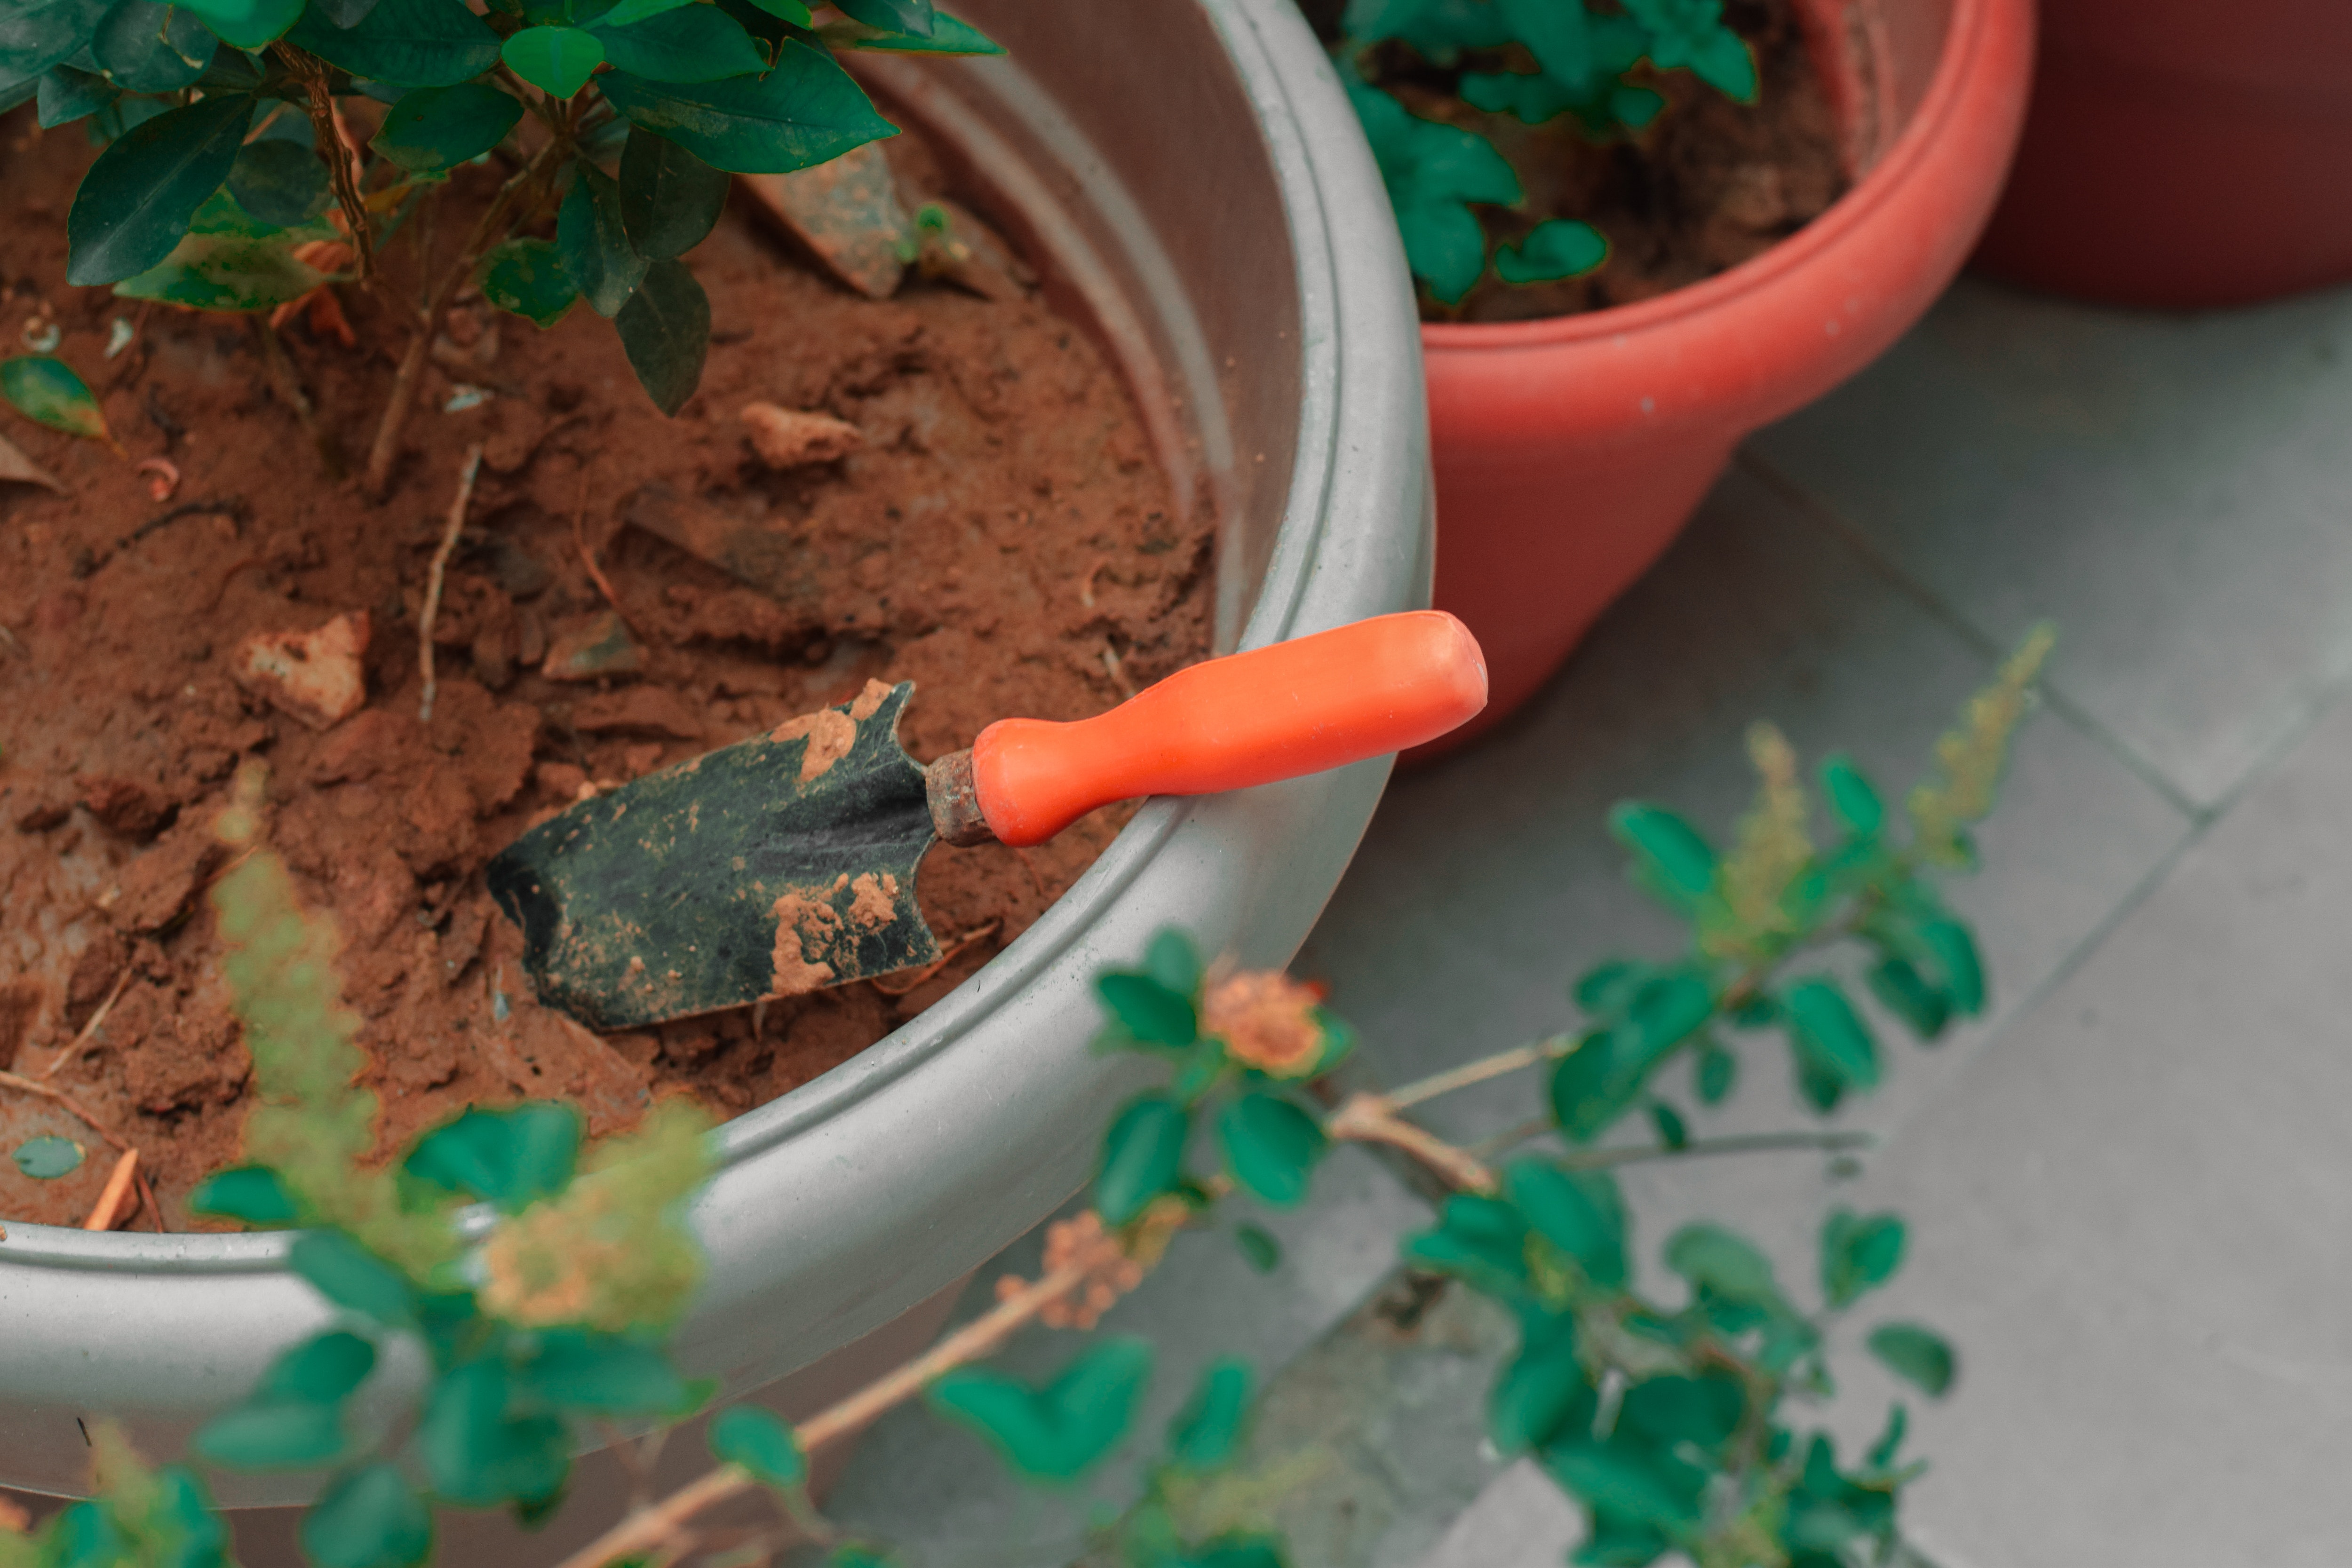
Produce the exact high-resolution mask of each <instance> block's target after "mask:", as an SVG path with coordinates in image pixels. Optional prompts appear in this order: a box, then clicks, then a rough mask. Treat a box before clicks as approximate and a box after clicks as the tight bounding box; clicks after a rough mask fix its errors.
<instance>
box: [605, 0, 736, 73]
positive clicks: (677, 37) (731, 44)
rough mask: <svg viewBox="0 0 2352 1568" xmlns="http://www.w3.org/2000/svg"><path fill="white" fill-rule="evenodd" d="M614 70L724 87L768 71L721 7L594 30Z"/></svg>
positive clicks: (689, 8) (688, 7) (684, 10)
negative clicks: (718, 83)
mask: <svg viewBox="0 0 2352 1568" xmlns="http://www.w3.org/2000/svg"><path fill="white" fill-rule="evenodd" d="M595 33H596V37H598V38H599V39H600V40H602V41H603V43H604V57H605V58H606V59H608V60H611V61H612V62H613V68H614V70H618V71H626V72H628V73H629V74H630V75H631V76H633V77H642V78H646V80H648V81H656V82H708V81H723V80H725V79H727V78H730V77H741V76H752V75H756V74H757V73H759V72H761V71H763V70H765V69H767V68H768V61H767V57H766V56H764V55H762V54H761V53H760V50H759V47H758V46H757V45H755V44H753V43H752V42H751V34H749V33H747V32H745V31H744V30H743V25H742V24H741V23H740V22H738V21H736V20H735V18H733V17H732V16H729V15H728V14H727V13H726V12H724V11H721V10H720V9H719V8H718V7H717V6H716V5H685V6H680V7H679V8H678V9H677V10H675V11H664V12H662V13H660V14H659V15H657V16H648V17H647V18H646V19H645V20H644V21H642V22H633V23H631V24H630V25H629V26H625V27H617V26H613V25H611V24H610V23H606V24H604V25H602V26H598V27H597V28H596V29H595Z"/></svg>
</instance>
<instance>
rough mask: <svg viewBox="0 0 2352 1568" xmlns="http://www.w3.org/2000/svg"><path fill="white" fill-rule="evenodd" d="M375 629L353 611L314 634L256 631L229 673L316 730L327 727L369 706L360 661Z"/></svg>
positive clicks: (360, 613) (365, 617)
mask: <svg viewBox="0 0 2352 1568" xmlns="http://www.w3.org/2000/svg"><path fill="white" fill-rule="evenodd" d="M372 632H373V623H372V622H370V620H369V619H368V612H366V611H364V610H353V611H351V612H347V613H344V614H341V615H338V616H336V617H335V618H334V619H333V620H331V621H330V622H327V623H326V624H325V625H323V626H321V627H320V628H319V629H318V630H317V631H315V632H255V633H254V634H253V635H252V636H250V637H247V639H246V640H245V641H244V642H242V643H238V644H237V646H236V653H234V654H233V655H232V656H231V662H230V672H229V673H230V674H233V675H234V676H235V677H236V681H237V684H238V685H242V686H244V687H246V688H247V690H250V691H254V692H257V693H259V694H260V695H262V696H264V697H266V698H268V700H269V701H270V702H271V703H272V704H273V705H275V706H278V707H279V708H282V709H283V710H285V711H286V712H287V713H289V714H291V715H293V716H295V717H296V718H298V719H299V720H301V721H302V722H303V723H304V724H306V725H309V726H310V727H311V728H312V729H329V728H331V727H334V726H335V725H337V724H339V723H341V721H342V720H344V719H347V718H349V717H350V716H352V715H353V714H355V713H357V712H359V710H360V709H361V708H362V706H365V705H366V703H367V672H366V670H365V668H364V667H363V666H362V664H361V663H360V657H361V655H362V654H363V653H366V652H367V645H368V638H369V636H370V635H371V633H372Z"/></svg>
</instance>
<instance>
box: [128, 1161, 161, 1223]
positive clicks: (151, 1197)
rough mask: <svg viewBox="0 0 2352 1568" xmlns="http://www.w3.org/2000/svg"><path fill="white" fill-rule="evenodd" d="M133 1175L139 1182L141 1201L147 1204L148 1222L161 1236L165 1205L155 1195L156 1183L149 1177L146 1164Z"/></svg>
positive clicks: (139, 1167)
mask: <svg viewBox="0 0 2352 1568" xmlns="http://www.w3.org/2000/svg"><path fill="white" fill-rule="evenodd" d="M132 1176H133V1177H134V1179H136V1180H137V1182H138V1183H139V1201H140V1202H142V1203H143V1204H145V1205H146V1206H147V1223H148V1224H149V1225H151V1226H152V1227H153V1228H154V1230H155V1234H156V1235H158V1236H161V1235H163V1203H162V1201H161V1200H160V1199H158V1198H157V1197H156V1196H155V1184H154V1183H152V1182H151V1181H149V1180H148V1179H147V1167H146V1166H137V1167H136V1168H135V1169H134V1170H133V1172H132Z"/></svg>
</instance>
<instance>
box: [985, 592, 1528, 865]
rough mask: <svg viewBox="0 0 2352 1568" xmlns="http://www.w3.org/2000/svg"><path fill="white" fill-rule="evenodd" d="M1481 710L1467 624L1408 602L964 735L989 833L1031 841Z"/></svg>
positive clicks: (1385, 748) (1304, 768)
mask: <svg viewBox="0 0 2352 1568" xmlns="http://www.w3.org/2000/svg"><path fill="white" fill-rule="evenodd" d="M1485 706H1486V656H1485V655H1484V654H1482V653H1479V652H1478V644H1477V642H1476V641H1475V639H1474V638H1472V637H1471V635H1470V629H1469V628H1468V627H1466V626H1465V625H1463V624H1462V622H1459V621H1456V620H1455V619H1454V617H1453V616H1451V615H1448V614H1445V613H1444V612H1442V611H1435V610H1418V611H1411V612H1406V613H1403V614H1400V615H1381V616H1376V617H1374V618H1373V619H1371V620H1370V621H1359V622H1356V623H1355V624H1354V625H1352V626H1341V627H1338V628H1336V629H1334V630H1332V631H1329V632H1317V633H1315V634H1314V635H1313V636H1311V637H1300V638H1298V639H1297V640H1295V641H1293V642H1288V643H1276V644H1274V645H1273V646H1272V647H1270V648H1255V649H1252V650H1251V651H1250V652H1248V653H1234V654H1233V655H1231V656H1230V657H1227V658H1223V659H1213V660H1211V661H1209V662H1208V663H1207V664H1195V665H1193V666H1192V668H1191V669H1189V670H1179V671H1178V672H1177V673H1176V674H1172V675H1171V676H1169V677H1168V678H1167V679H1166V680H1164V681H1161V682H1160V684H1159V685H1155V686H1153V687H1151V688H1150V689H1149V690H1148V691H1145V692H1143V693H1141V694H1140V695H1137V696H1134V697H1130V698H1129V700H1127V701H1126V702H1123V703H1121V704H1120V705H1119V706H1117V707H1115V708H1113V709H1111V710H1110V712H1108V713H1107V714H1102V715H1100V716H1097V717H1094V718H1087V719H1080V720H1078V721H1077V722H1076V723H1075V724H1052V723H1048V722H1047V721H1045V720H1044V719H1034V718H1008V719H1000V720H999V721H997V722H996V723H994V724H992V725H990V726H989V727H987V728H986V729H984V730H982V731H981V732H980V738H979V739H978V740H977V741H975V742H974V743H973V744H972V748H971V762H972V777H973V781H974V783H975V784H976V785H977V787H978V791H979V796H980V809H981V811H982V815H984V816H985V817H986V818H987V819H988V826H989V829H990V831H992V832H993V833H994V834H995V835H996V836H997V838H999V839H1000V840H1002V841H1004V842H1005V843H1008V844H1037V843H1043V842H1045V841H1046V840H1047V839H1050V838H1052V837H1053V836H1054V835H1055V833H1058V832H1060V831H1062V830H1063V829H1064V828H1066V827H1068V826H1069V825H1070V823H1072V822H1073V821H1076V820H1077V819H1078V818H1079V817H1082V816H1084V815H1085V814H1086V813H1087V812H1088V811H1091V810H1094V809H1095V808H1096V807H1097V806H1104V805H1108V804H1109V803H1110V802H1111V801H1113V800H1130V799H1132V798H1134V797H1136V796H1139V795H1207V794H1213V793H1214V792H1216V791H1218V790H1223V789H1248V788H1249V787H1250V786H1251V785H1254V784H1271V783H1273V782H1274V781H1275V780H1276V779H1296V778H1297V777H1299V776H1300V775H1301V774H1306V773H1319V772H1321V771H1322V770H1323V769H1324V768H1338V767H1340V766H1342V765H1344V764H1346V763H1349V762H1357V761H1360V760H1362V759H1363V758H1367V757H1378V756H1381V755H1382V754H1383V753H1386V752H1391V751H1402V750H1403V749H1404V748H1405V747H1409V746H1418V745H1420V744H1421V743H1422V742H1423V741H1424V740H1431V739H1434V738H1435V737H1438V736H1441V735H1444V733H1445V732H1446V731H1447V730H1450V729H1452V728H1453V727H1454V726H1456V725H1458V724H1460V723H1462V722H1463V721H1464V720H1465V719H1467V718H1469V717H1470V716H1472V715H1473V714H1475V713H1476V712H1477V711H1478V710H1479V709H1480V708H1483V707H1485Z"/></svg>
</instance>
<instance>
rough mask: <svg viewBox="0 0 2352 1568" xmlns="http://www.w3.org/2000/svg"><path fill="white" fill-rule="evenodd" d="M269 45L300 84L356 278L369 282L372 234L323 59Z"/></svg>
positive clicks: (372, 268) (372, 271) (372, 274)
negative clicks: (355, 259)
mask: <svg viewBox="0 0 2352 1568" xmlns="http://www.w3.org/2000/svg"><path fill="white" fill-rule="evenodd" d="M269 47H270V50H271V52H272V53H274V54H276V55H277V57H278V58H279V59H281V60H283V61H285V62H286V68H287V69H288V70H289V71H291V72H292V73H293V75H294V79H295V80H296V81H299V82H300V83H301V84H302V91H303V94H304V96H305V98H306V99H307V100H308V105H309V109H310V141H311V145H312V146H314V147H316V148H317V149H318V151H319V155H320V157H321V158H324V159H325V160H326V161H327V182H328V183H329V184H330V185H331V186H332V187H333V188H334V193H335V204H336V205H337V206H338V207H340V208H341V209H342V214H343V222H344V224H345V225H347V226H349V228H350V229H351V231H352V248H353V249H355V250H357V251H358V252H359V253H360V255H359V260H360V276H359V280H360V281H361V282H362V283H366V282H369V281H370V280H372V279H373V277H375V236H374V235H373V234H372V233H371V232H370V231H369V228H368V214H367V203H366V202H365V201H363V200H362V198H361V196H360V183H359V176H358V173H357V172H356V171H354V170H353V168H352V164H353V162H356V160H355V159H354V158H353V157H352V150H351V149H350V148H349V147H347V146H345V145H344V144H343V132H342V128H341V126H339V125H337V124H336V123H335V96H334V93H333V92H332V91H331V89H330V88H329V85H328V76H327V66H326V62H325V61H323V60H320V58H319V57H317V56H315V55H312V54H310V53H308V52H306V51H304V50H301V49H298V48H296V47H294V46H293V45H291V44H289V43H287V42H286V41H285V40H284V39H280V40H278V42H277V43H274V44H272V45H270V46H269Z"/></svg>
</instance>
